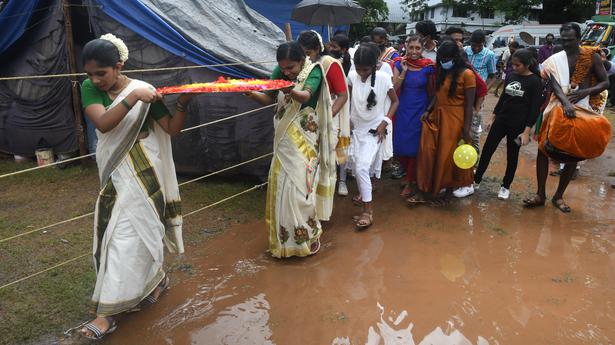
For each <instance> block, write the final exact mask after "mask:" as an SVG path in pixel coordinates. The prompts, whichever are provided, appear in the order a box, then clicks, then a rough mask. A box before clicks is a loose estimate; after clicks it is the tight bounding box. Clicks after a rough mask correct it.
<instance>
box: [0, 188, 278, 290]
mask: <svg viewBox="0 0 615 345" xmlns="http://www.w3.org/2000/svg"><path fill="white" fill-rule="evenodd" d="M267 183H268V182H265V183H261V184H259V185H255V186H254V187H252V188H248V189H246V190H244V191H242V192H239V193H236V194H233V195H231V196H229V197H227V198H224V199H222V200H219V201H216V202H214V203H213V204H209V205H207V206H205V207H201V208H199V209H196V210H194V211H192V212H190V213H188V214H186V215H184V217H189V216H191V215H193V214H195V213H198V212H201V211H204V210H206V209H208V208H212V207H214V206H217V205H220V204H221V203H223V202H225V201H229V200H231V199H234V198H236V197H238V196H240V195H243V194H246V193H249V192H251V191H253V190H256V189H259V188H262V187H263V186H265V185H267ZM88 255H92V253H85V254H81V255H79V256H77V257H74V258H72V259H70V260H66V261H63V262H61V263H59V264H57V265H54V266H51V267H49V268H46V269H44V270H42V271H39V272H36V273H33V274H30V275H28V276H26V277H23V278H20V279H17V280H15V281H12V282H10V283H8V284H4V285H2V286H0V290H3V289H6V288H7V287H9V286H12V285H15V284H17V283H20V282H22V281H24V280H28V279H31V278H34V277H36V276H38V275H41V274H43V273H45V272H48V271H51V270H53V269H56V268H58V267H61V266H64V265H66V264H69V263H71V262H73V261H75V260H78V259H81V258H83V257H85V256H88Z"/></svg>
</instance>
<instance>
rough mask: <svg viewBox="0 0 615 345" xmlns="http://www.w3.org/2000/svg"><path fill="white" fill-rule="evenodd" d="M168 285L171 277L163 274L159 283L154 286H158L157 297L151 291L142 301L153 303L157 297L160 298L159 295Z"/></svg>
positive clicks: (156, 300)
mask: <svg viewBox="0 0 615 345" xmlns="http://www.w3.org/2000/svg"><path fill="white" fill-rule="evenodd" d="M169 285H171V279H170V278H169V276H165V277H164V279H163V280H162V281H161V282H160V284H158V286H157V287H156V288H160V293H159V294H158V297H154V296H153V294H154V293H153V292H152V293H151V294H149V296H147V297H145V298H144V299H143V302H145V303H147V304H154V303H156V302H158V299H159V298H160V296H162V293H163V292H165V290H167V289H168V288H169Z"/></svg>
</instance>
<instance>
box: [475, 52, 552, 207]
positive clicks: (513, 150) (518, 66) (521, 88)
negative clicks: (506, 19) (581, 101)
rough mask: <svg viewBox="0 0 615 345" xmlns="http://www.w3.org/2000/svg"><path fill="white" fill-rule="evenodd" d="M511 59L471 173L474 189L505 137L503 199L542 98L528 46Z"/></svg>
mask: <svg viewBox="0 0 615 345" xmlns="http://www.w3.org/2000/svg"><path fill="white" fill-rule="evenodd" d="M511 61H512V66H513V72H512V73H510V74H509V75H508V78H507V79H506V86H505V87H504V93H503V94H502V96H501V97H500V99H499V100H498V103H497V105H496V106H495V109H494V110H493V114H494V120H493V123H492V124H489V123H488V124H486V126H485V127H486V128H487V130H489V134H488V135H487V140H486V141H485V144H484V145H483V150H482V154H481V156H480V162H479V163H478V168H477V170H476V175H475V176H474V183H475V185H474V189H478V187H479V186H480V183H481V181H482V179H483V175H484V174H485V171H486V170H487V167H488V166H489V162H490V161H491V157H492V156H493V153H494V152H495V150H496V149H497V147H498V145H499V144H500V141H502V139H503V138H504V137H506V148H507V151H506V173H505V174H504V180H503V181H502V186H501V187H500V191H499V193H498V198H499V199H502V200H507V199H508V198H509V197H510V185H511V184H512V181H513V179H514V177H515V172H516V170H517V162H518V160H519V148H520V146H522V145H527V144H528V143H529V141H530V131H531V130H532V127H533V126H534V123H535V122H536V119H537V118H538V113H539V112H540V105H541V104H542V102H543V94H542V90H543V84H542V79H541V78H540V76H539V75H540V71H539V70H538V62H537V61H536V58H535V57H534V55H533V53H532V52H531V51H529V50H528V49H520V50H517V51H515V52H514V53H513V55H512V57H511Z"/></svg>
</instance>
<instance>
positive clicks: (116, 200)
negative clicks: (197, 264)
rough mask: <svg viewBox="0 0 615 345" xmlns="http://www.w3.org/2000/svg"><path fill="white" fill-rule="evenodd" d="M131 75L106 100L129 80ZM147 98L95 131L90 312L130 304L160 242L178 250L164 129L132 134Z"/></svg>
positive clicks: (153, 265) (158, 276)
mask: <svg viewBox="0 0 615 345" xmlns="http://www.w3.org/2000/svg"><path fill="white" fill-rule="evenodd" d="M142 87H146V88H148V87H152V86H151V85H149V84H147V83H145V82H142V81H139V80H132V81H131V82H130V83H129V85H128V86H127V87H126V88H125V89H124V90H123V91H122V93H121V94H120V95H119V96H118V97H117V98H116V99H115V101H114V102H113V103H112V104H111V106H109V108H112V107H115V106H123V105H120V102H121V100H123V99H124V98H125V97H126V96H127V95H128V94H129V93H130V92H132V91H133V90H134V89H136V88H142ZM148 110H149V104H146V103H143V102H140V101H139V102H137V103H136V104H135V105H134V107H133V108H132V109H131V110H130V111H129V112H128V114H127V115H126V117H124V119H123V120H122V121H121V122H120V123H119V124H118V126H117V127H115V128H114V129H112V130H111V131H109V132H107V133H101V132H97V134H98V146H97V149H96V161H97V163H98V168H99V177H100V181H101V186H102V190H101V192H100V194H99V197H98V200H97V202H96V210H95V219H94V246H93V248H94V249H93V256H94V262H95V267H96V274H97V275H96V287H95V288H94V294H93V296H92V300H93V302H94V303H95V304H96V309H97V315H99V316H109V315H115V314H118V313H121V312H124V311H127V310H130V309H132V308H134V307H135V306H136V305H137V304H139V303H140V302H141V301H142V300H143V299H144V298H145V297H147V296H148V295H149V294H150V293H151V292H152V291H153V290H154V289H155V288H156V286H157V285H158V284H159V283H160V282H161V281H162V279H163V278H164V275H165V273H164V271H163V258H164V255H163V252H164V248H163V247H164V244H163V243H166V244H167V247H168V248H169V250H170V251H171V252H179V253H182V252H183V251H184V246H183V241H182V230H181V229H182V216H181V202H180V198H179V189H178V185H177V178H176V175H175V166H174V164H173V157H172V152H171V140H170V136H169V135H168V134H167V133H166V132H165V131H164V130H163V129H162V127H160V126H159V125H158V123H157V122H156V121H151V123H150V124H149V127H150V129H149V135H148V136H147V137H146V138H144V139H137V138H138V136H139V131H140V130H141V127H142V126H143V123H144V122H145V121H146V120H147V113H148Z"/></svg>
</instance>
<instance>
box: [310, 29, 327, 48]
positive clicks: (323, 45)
mask: <svg viewBox="0 0 615 345" xmlns="http://www.w3.org/2000/svg"><path fill="white" fill-rule="evenodd" d="M310 31H312V32H313V33H315V34H316V37H318V43H320V52H321V53H322V52H324V51H325V44H324V43H323V42H322V36H320V34H319V33H318V32H316V31H314V30H310Z"/></svg>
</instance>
